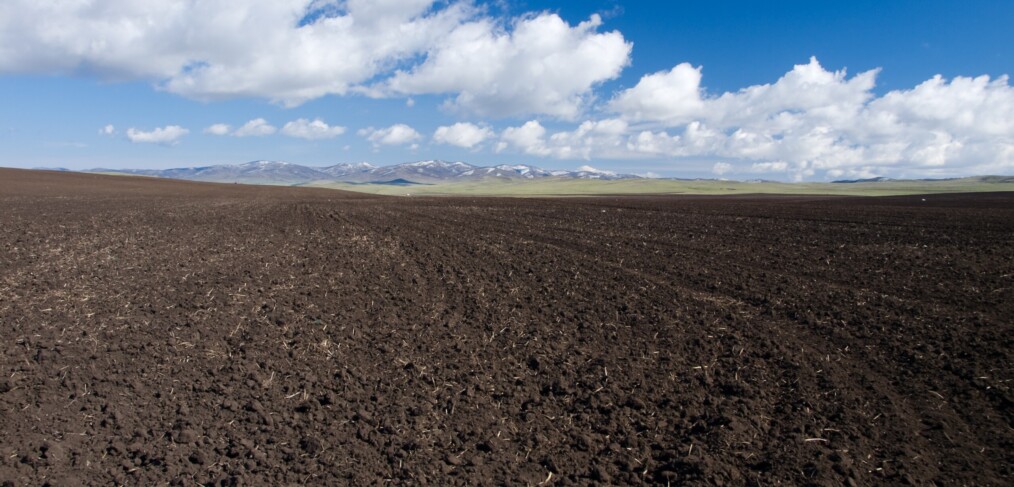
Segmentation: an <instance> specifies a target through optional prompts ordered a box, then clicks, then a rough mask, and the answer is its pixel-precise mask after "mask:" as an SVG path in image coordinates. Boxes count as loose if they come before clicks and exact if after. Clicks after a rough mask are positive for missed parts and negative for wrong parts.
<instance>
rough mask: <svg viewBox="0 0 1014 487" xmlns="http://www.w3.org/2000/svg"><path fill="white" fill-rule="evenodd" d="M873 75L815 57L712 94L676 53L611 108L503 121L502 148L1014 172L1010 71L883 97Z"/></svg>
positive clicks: (741, 162)
mask: <svg viewBox="0 0 1014 487" xmlns="http://www.w3.org/2000/svg"><path fill="white" fill-rule="evenodd" d="M877 74H878V70H872V71H867V72H864V73H860V74H858V75H855V76H852V77H848V76H847V74H846V72H845V71H844V70H840V71H828V70H826V69H824V68H823V67H822V66H821V65H820V63H819V62H818V61H817V60H816V59H815V58H811V59H810V61H809V63H807V64H800V65H797V66H795V67H794V68H793V69H792V70H791V71H789V72H788V73H786V74H785V75H784V76H782V77H781V78H779V79H778V80H777V81H775V82H773V83H770V84H763V85H756V86H750V87H747V88H743V89H741V90H739V91H737V92H728V93H722V94H719V95H713V96H712V95H708V94H707V93H706V91H705V90H704V88H703V87H702V85H701V81H702V70H701V68H700V67H693V66H691V65H689V64H680V65H678V66H676V67H674V68H673V69H672V70H669V71H663V72H659V73H653V74H648V75H645V76H644V77H642V78H641V80H640V81H639V82H638V83H637V84H636V85H635V86H633V87H631V88H629V89H626V90H622V91H620V92H618V93H616V94H615V96H614V97H613V98H612V99H611V100H609V101H608V102H607V103H606V104H605V106H604V111H605V112H606V113H608V114H610V115H611V117H607V118H603V119H599V120H590V121H586V122H584V123H582V124H581V125H580V126H578V127H577V128H576V129H574V130H561V131H557V132H555V133H552V134H550V133H548V132H547V130H546V129H545V128H544V127H543V126H542V125H541V124H540V123H539V122H538V121H536V120H533V121H529V122H527V123H525V124H523V125H521V126H516V127H510V128H507V129H505V130H504V131H503V132H502V133H501V135H500V141H499V143H498V145H497V148H498V150H500V151H504V150H515V151H518V152H520V153H523V154H529V155H536V156H546V157H555V158H561V159H592V158H605V159H670V160H673V161H681V160H684V161H685V160H707V159H716V158H718V159H722V164H721V165H718V164H716V165H714V166H713V171H714V172H715V173H716V174H719V175H724V174H751V173H773V175H774V176H776V177H781V178H789V179H796V180H801V179H806V178H812V177H815V176H816V177H822V178H840V177H871V176H876V175H885V174H893V175H907V176H910V177H912V176H951V175H958V174H1003V173H1010V172H1012V171H1014V89H1012V88H1011V86H1010V85H1009V82H1008V81H1009V80H1008V78H1007V76H1001V77H999V78H996V79H990V77H989V76H980V77H976V78H969V77H956V78H954V79H951V80H946V79H944V78H942V77H940V76H937V77H934V78H932V79H930V80H927V81H925V82H923V83H921V84H919V85H918V86H916V87H915V88H912V89H909V90H895V91H890V92H888V93H886V94H884V95H883V96H880V97H877V96H875V95H874V93H873V88H874V87H875V84H876V77H877ZM737 161H738V162H737ZM674 164H678V162H674Z"/></svg>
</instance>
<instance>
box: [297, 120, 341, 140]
mask: <svg viewBox="0 0 1014 487" xmlns="http://www.w3.org/2000/svg"><path fill="white" fill-rule="evenodd" d="M282 133H283V134H285V135H288V136H289V137H298V138H301V139H307V140H321V139H333V138H335V137H337V136H339V135H341V134H344V133H345V127H341V126H337V125H335V126H331V125H328V124H327V123H325V122H324V121H323V120H321V119H319V118H317V119H314V120H313V121H310V120H307V119H305V118H300V119H298V120H293V121H291V122H289V123H287V124H285V126H284V127H282Z"/></svg>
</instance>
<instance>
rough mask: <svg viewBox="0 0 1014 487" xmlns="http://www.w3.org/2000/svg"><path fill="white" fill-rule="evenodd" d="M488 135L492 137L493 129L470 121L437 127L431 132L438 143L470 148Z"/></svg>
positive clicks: (487, 137) (481, 141)
mask: <svg viewBox="0 0 1014 487" xmlns="http://www.w3.org/2000/svg"><path fill="white" fill-rule="evenodd" d="M490 137H493V131H492V130H490V129H489V127H482V126H479V125H475V124H471V123H456V124H454V125H450V126H442V127H437V130H436V132H434V133H433V141H434V142H436V143H438V144H448V145H456V146H458V147H464V148H466V149H471V148H473V147H475V146H477V145H479V144H481V143H483V142H484V141H486V139H489V138H490Z"/></svg>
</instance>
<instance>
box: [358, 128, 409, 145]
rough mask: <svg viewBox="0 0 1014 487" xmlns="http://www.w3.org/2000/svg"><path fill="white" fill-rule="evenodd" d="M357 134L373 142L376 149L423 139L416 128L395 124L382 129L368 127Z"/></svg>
mask: <svg viewBox="0 0 1014 487" xmlns="http://www.w3.org/2000/svg"><path fill="white" fill-rule="evenodd" d="M357 133H358V134H359V136H360V137H364V138H366V140H369V141H370V142H372V143H373V146H374V147H379V146H381V145H404V144H409V143H412V142H415V141H417V140H419V139H421V138H422V135H419V132H416V130H415V129H414V128H412V127H409V126H408V125H405V124H403V123H399V124H394V125H392V126H390V127H387V128H382V129H375V128H373V127H368V128H365V129H361V130H359V131H358V132H357ZM418 147H419V146H418V145H417V144H413V145H412V147H411V148H412V149H416V148H418Z"/></svg>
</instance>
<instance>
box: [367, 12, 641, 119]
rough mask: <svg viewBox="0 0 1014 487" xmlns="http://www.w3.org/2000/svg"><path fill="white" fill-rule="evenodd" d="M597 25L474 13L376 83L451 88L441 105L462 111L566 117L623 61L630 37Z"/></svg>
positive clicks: (408, 88)
mask: <svg viewBox="0 0 1014 487" xmlns="http://www.w3.org/2000/svg"><path fill="white" fill-rule="evenodd" d="M601 25H602V19H601V18H600V17H599V16H598V15H593V16H592V17H591V18H590V19H589V20H587V21H585V22H582V23H580V24H578V25H576V26H571V25H569V24H568V23H567V22H566V21H564V20H563V19H561V18H560V17H559V16H558V15H556V14H551V13H543V14H539V15H531V16H527V17H523V18H521V19H520V20H518V21H517V22H515V23H514V25H513V26H512V27H513V30H510V31H507V30H504V29H501V28H498V27H496V22H495V21H494V20H493V19H480V20H478V21H475V22H471V23H467V24H463V25H461V26H460V27H458V28H457V29H455V30H454V31H453V32H451V33H450V34H449V35H447V36H445V37H442V38H440V39H439V41H438V42H437V44H436V45H435V46H434V47H433V48H431V50H430V51H429V53H428V55H427V58H426V61H425V62H423V63H422V64H420V65H417V66H413V67H412V68H411V69H408V70H402V71H398V72H397V73H396V74H395V75H394V76H392V77H391V78H390V79H389V80H387V81H386V82H385V83H383V85H382V86H381V88H380V89H381V90H382V91H383V92H389V93H402V94H410V95H414V94H451V95H452V96H454V98H453V99H452V100H449V101H448V106H449V107H451V108H452V109H455V110H457V111H462V112H466V113H474V114H479V115H487V116H495V117H503V116H512V115H523V114H531V113H543V114H548V115H553V116H556V117H560V118H564V119H573V118H575V117H576V116H578V115H579V114H580V113H581V111H582V108H583V107H584V105H585V104H586V102H587V101H588V97H589V94H590V92H591V90H592V87H593V86H595V85H596V84H598V83H601V82H603V81H607V80H610V79H613V78H616V77H617V76H619V74H620V72H621V71H622V70H623V68H624V67H626V66H627V65H628V64H629V62H630V51H631V48H632V44H630V43H629V42H627V41H626V40H625V39H624V38H623V35H622V34H620V33H619V32H617V31H613V32H606V33H600V32H598V30H597V29H598V28H599V27H600V26H601Z"/></svg>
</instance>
